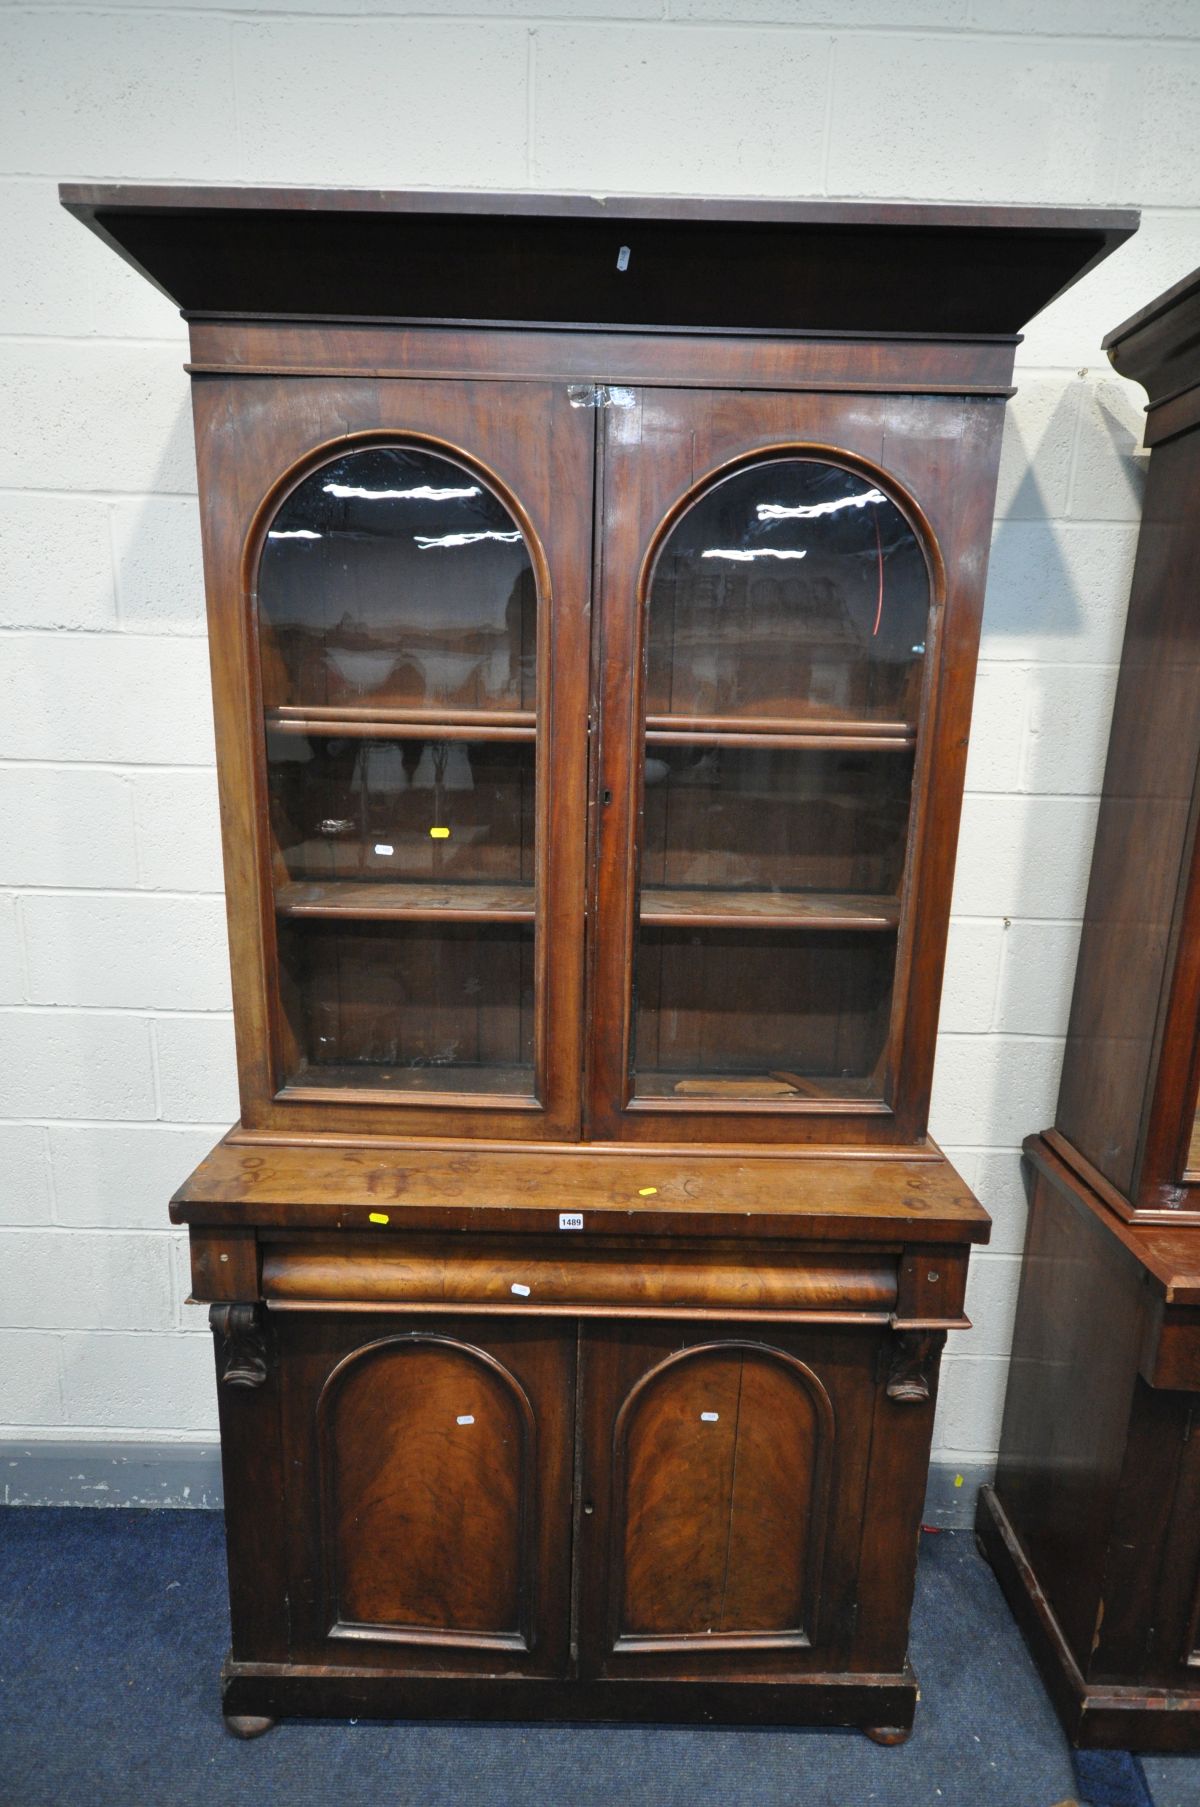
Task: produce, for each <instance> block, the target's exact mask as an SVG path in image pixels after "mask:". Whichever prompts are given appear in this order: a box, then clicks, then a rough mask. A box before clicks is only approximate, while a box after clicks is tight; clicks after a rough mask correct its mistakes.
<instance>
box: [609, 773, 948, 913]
mask: <svg viewBox="0 0 1200 1807" xmlns="http://www.w3.org/2000/svg"><path fill="white" fill-rule="evenodd" d="M714 738H716V737H714ZM645 784H646V793H645V812H644V830H643V840H642V885H643V887H644V888H646V887H650V886H655V887H657V886H668V887H672V888H677V887H683V888H688V887H691V888H694V889H695V890H696V891H697V893H698V895H697V898H696V903H697V905H700V904H702V902H703V897H704V893H705V892H706V891H707V890H709V889H717V890H723V891H724V890H728V891H734V892H739V893H740V892H743V891H772V892H780V893H784V894H795V893H799V892H806V891H809V892H811V891H815V892H829V893H842V894H847V895H849V894H859V893H878V894H886V895H888V896H891V897H895V896H897V894H898V892H899V887H900V879H901V876H902V873H903V869H904V848H905V838H906V834H907V830H908V809H909V792H910V789H911V784H912V754H911V753H910V752H907V751H898V752H896V751H892V752H889V751H878V752H877V751H871V752H861V751H851V752H840V751H814V750H812V749H808V748H793V749H790V750H785V749H779V748H760V747H736V746H735V747H724V746H721V745H720V744H716V745H713V744H708V745H694V746H661V745H657V744H653V743H652V744H651V745H650V746H649V747H648V748H647V750H646V775H645Z"/></svg>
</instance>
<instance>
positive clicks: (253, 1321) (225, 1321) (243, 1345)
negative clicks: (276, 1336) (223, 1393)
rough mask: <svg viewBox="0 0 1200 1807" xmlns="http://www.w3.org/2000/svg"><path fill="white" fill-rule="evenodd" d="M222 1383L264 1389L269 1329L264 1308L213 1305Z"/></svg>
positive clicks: (211, 1316)
mask: <svg viewBox="0 0 1200 1807" xmlns="http://www.w3.org/2000/svg"><path fill="white" fill-rule="evenodd" d="M208 1321H209V1324H210V1325H211V1327H212V1330H213V1334H214V1335H215V1336H216V1338H217V1356H218V1364H219V1368H220V1375H221V1384H222V1385H223V1386H226V1387H261V1386H262V1384H263V1382H264V1381H265V1380H266V1378H267V1327H266V1324H265V1322H264V1319H263V1310H262V1306H261V1305H210V1306H209V1309H208Z"/></svg>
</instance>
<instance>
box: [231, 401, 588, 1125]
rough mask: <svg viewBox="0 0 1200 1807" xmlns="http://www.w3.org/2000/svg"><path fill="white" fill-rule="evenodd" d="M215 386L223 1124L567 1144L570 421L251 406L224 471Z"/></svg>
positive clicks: (571, 1001) (345, 404) (534, 404)
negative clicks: (237, 1117) (226, 972)
mask: <svg viewBox="0 0 1200 1807" xmlns="http://www.w3.org/2000/svg"><path fill="white" fill-rule="evenodd" d="M218 387H219V388H221V389H228V390H229V394H228V395H227V396H226V397H225V398H224V400H225V403H226V406H227V408H228V410H229V413H228V414H223V413H222V412H221V407H220V402H221V399H222V398H221V397H213V396H210V395H209V393H208V392H207V391H204V392H202V394H203V403H202V406H201V417H200V424H199V443H200V449H201V460H202V463H203V464H204V467H205V473H206V475H205V482H206V486H207V488H208V490H209V492H210V493H212V494H221V495H227V494H229V493H230V491H231V489H232V491H233V494H232V497H231V507H230V511H229V517H228V518H226V517H225V515H224V514H222V515H221V516H220V517H219V518H217V519H215V520H212V521H210V522H209V523H208V529H207V541H206V555H207V557H208V561H209V569H210V582H212V581H213V579H214V577H215V583H213V587H214V589H215V590H216V592H217V599H216V605H215V611H214V613H215V618H216V621H217V630H216V638H217V640H218V641H220V643H221V645H222V646H223V647H225V648H228V647H229V646H231V645H232V646H234V647H236V646H237V644H238V640H239V638H240V631H241V615H242V612H243V607H244V605H248V606H246V607H245V614H246V616H247V620H248V626H249V628H250V630H251V633H250V640H249V643H248V645H247V648H246V650H247V655H248V657H247V663H246V666H245V669H244V671H243V672H242V673H241V674H240V683H241V685H242V687H243V690H244V696H243V697H242V698H241V699H240V700H239V698H238V697H237V696H235V695H234V694H233V690H234V688H235V686H234V684H233V681H232V678H231V682H230V686H229V687H228V688H227V687H226V685H225V683H224V682H223V679H224V678H225V676H226V675H227V670H226V665H225V663H224V662H222V663H221V664H220V665H219V666H218V687H217V706H218V719H219V721H220V722H221V739H222V751H223V759H222V772H223V781H224V783H225V785H226V787H227V789H228V790H229V791H230V793H231V798H230V800H229V801H230V802H231V803H232V808H233V812H234V813H233V815H231V816H230V818H229V819H230V827H229V830H228V841H227V854H228V859H229V867H230V879H229V890H230V897H231V903H232V909H233V912H234V916H235V924H234V935H233V941H234V959H235V988H234V989H235V996H236V997H237V998H238V1001H239V1028H240V1030H241V1032H242V1036H243V1060H242V1075H243V1092H244V1109H243V1116H244V1118H245V1119H246V1120H247V1121H248V1122H251V1123H256V1124H259V1125H262V1124H267V1125H270V1126H272V1127H281V1126H283V1125H284V1124H286V1125H287V1126H288V1127H289V1128H309V1127H318V1126H319V1127H323V1128H329V1127H331V1125H332V1123H333V1118H331V1116H330V1112H331V1111H332V1112H334V1113H335V1115H336V1117H337V1118H338V1119H339V1123H338V1126H339V1127H341V1126H343V1125H344V1126H345V1128H346V1129H347V1130H363V1131H366V1132H368V1133H372V1132H374V1133H378V1132H379V1131H387V1130H391V1131H393V1132H398V1133H403V1134H410V1133H411V1134H419V1133H432V1134H436V1135H464V1134H465V1135H489V1136H494V1135H504V1136H516V1137H534V1136H552V1135H566V1136H571V1135H574V1134H577V1133H578V1126H579V1120H580V1110H581V1105H580V1096H579V1093H580V1081H579V1060H578V1047H579V1020H580V1009H581V987H582V959H583V954H582V935H581V927H580V925H581V923H582V920H583V910H584V889H583V873H584V861H585V855H584V816H585V789H586V750H587V665H588V635H589V593H588V584H589V565H588V561H589V557H590V540H591V512H592V502H591V497H592V468H593V443H592V431H593V429H592V423H591V420H590V418H588V419H584V418H583V417H582V413H581V411H580V410H579V409H573V408H572V407H571V406H570V403H569V399H568V397H567V393H566V390H565V389H562V388H556V387H553V386H550V385H544V384H529V385H523V384H493V383H485V384H470V383H466V384H458V385H450V384H445V385H439V384H431V383H420V382H413V383H407V382H405V383H372V382H366V381H358V380H356V381H350V380H346V381H343V382H334V381H329V380H326V381H324V382H322V383H316V384H313V383H309V382H307V381H305V380H297V381H295V382H290V381H289V382H288V383H280V384H272V383H269V382H267V383H264V384H261V385H258V384H256V385H252V386H251V387H252V388H253V389H254V395H253V398H252V400H253V402H254V403H255V404H256V406H255V407H254V411H253V430H252V431H247V432H246V433H245V434H244V435H243V438H242V441H241V442H240V445H241V449H240V450H239V451H238V452H237V454H236V458H235V454H234V450H233V448H232V447H231V445H230V444H229V443H228V425H229V419H230V418H231V417H232V419H233V420H235V421H236V420H237V419H238V418H239V416H238V412H237V411H238V410H239V409H243V408H246V407H248V406H249V405H250V404H249V403H248V402H247V401H246V399H245V385H243V386H242V387H240V388H239V387H238V386H237V385H224V384H222V385H218ZM239 570H240V572H241V573H242V584H243V585H244V592H243V589H242V588H241V587H239V586H237V585H235V584H234V583H233V575H234V573H236V572H238V571H239ZM243 711H248V712H249V714H250V717H251V718H252V720H253V721H254V724H255V727H254V736H253V742H252V745H253V750H254V753H255V756H256V769H254V770H245V771H243V770H241V769H240V764H239V743H240V742H241V741H243V740H244V738H245V730H244V727H243V726H242V720H244V714H243ZM239 718H240V719H239ZM239 811H240V812H241V820H238V819H237V813H238V812H239ZM227 813H228V806H227ZM251 831H253V834H254V838H255V840H256V841H257V845H258V851H259V858H258V861H257V864H256V869H255V870H254V871H253V872H250V871H248V870H247V862H246V859H245V852H244V846H245V839H246V838H248V837H249V835H250V833H251ZM260 936H261V939H262V947H261V955H260V954H259V948H258V940H259V937H260ZM256 966H257V967H258V970H257V971H256V970H255V968H256ZM259 1012H261V1014H262V1017H263V1019H264V1027H263V1029H262V1030H261V1031H260V1030H258V1029H256V1028H255V1026H254V1023H253V1022H252V1020H251V1019H252V1017H254V1016H255V1015H256V1014H257V1013H259ZM264 1068H265V1069H266V1070H264ZM246 1094H248V1096H246Z"/></svg>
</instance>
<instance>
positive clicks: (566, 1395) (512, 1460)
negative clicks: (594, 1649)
mask: <svg viewBox="0 0 1200 1807" xmlns="http://www.w3.org/2000/svg"><path fill="white" fill-rule="evenodd" d="M275 1321H276V1325H277V1328H278V1333H279V1336H280V1373H281V1375H282V1377H283V1404H282V1410H283V1420H284V1426H283V1428H284V1439H283V1443H284V1448H285V1449H287V1450H288V1451H289V1452H291V1455H292V1458H293V1460H292V1464H291V1466H290V1467H289V1470H288V1473H287V1478H286V1489H287V1495H288V1498H287V1503H286V1521H287V1536H288V1568H289V1575H290V1580H289V1597H290V1601H291V1607H290V1624H291V1637H292V1660H293V1661H296V1662H320V1663H335V1664H336V1663H337V1662H338V1661H339V1660H341V1661H344V1662H346V1663H351V1664H355V1665H361V1664H364V1663H367V1664H375V1663H377V1664H378V1665H379V1667H380V1668H383V1669H389V1668H396V1667H403V1668H404V1669H406V1670H409V1671H411V1672H414V1673H421V1672H422V1671H425V1672H430V1673H436V1672H438V1671H441V1670H453V1671H456V1672H458V1673H474V1672H481V1673H494V1672H495V1671H496V1669H497V1666H500V1667H502V1668H503V1669H504V1670H505V1671H506V1672H508V1673H513V1674H528V1675H557V1674H562V1673H564V1672H565V1665H566V1662H567V1649H568V1626H569V1617H570V1612H569V1602H570V1561H571V1540H570V1526H571V1461H572V1421H571V1419H572V1409H573V1400H574V1375H575V1326H574V1324H573V1323H571V1322H569V1321H566V1320H564V1321H562V1322H561V1323H552V1324H550V1325H547V1324H546V1323H545V1322H544V1321H543V1322H542V1323H541V1324H535V1323H532V1322H530V1323H513V1324H503V1323H498V1322H497V1321H496V1320H490V1321H485V1320H481V1319H479V1318H474V1319H467V1320H454V1319H445V1320H442V1319H438V1320H432V1319H431V1320H428V1321H422V1322H421V1323H419V1324H417V1325H414V1322H413V1320H412V1319H411V1318H409V1319H407V1320H398V1319H396V1318H394V1317H392V1318H388V1317H387V1316H382V1315H381V1316H380V1317H378V1318H364V1317H347V1316H346V1315H342V1316H341V1317H338V1316H336V1315H334V1314H326V1313H316V1312H304V1313H296V1314H293V1315H291V1316H289V1315H288V1314H286V1313H279V1314H277V1316H276V1320H275Z"/></svg>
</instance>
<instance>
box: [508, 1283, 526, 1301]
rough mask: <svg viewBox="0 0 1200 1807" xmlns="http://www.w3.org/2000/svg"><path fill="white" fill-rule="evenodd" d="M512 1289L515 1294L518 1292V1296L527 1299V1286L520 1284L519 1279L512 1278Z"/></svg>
mask: <svg viewBox="0 0 1200 1807" xmlns="http://www.w3.org/2000/svg"><path fill="white" fill-rule="evenodd" d="M512 1289H513V1291H514V1292H515V1293H517V1294H518V1295H519V1296H520V1297H521V1298H522V1299H527V1298H528V1297H529V1288H528V1287H527V1286H522V1285H521V1282H520V1281H519V1280H514V1281H513V1283H512Z"/></svg>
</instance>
